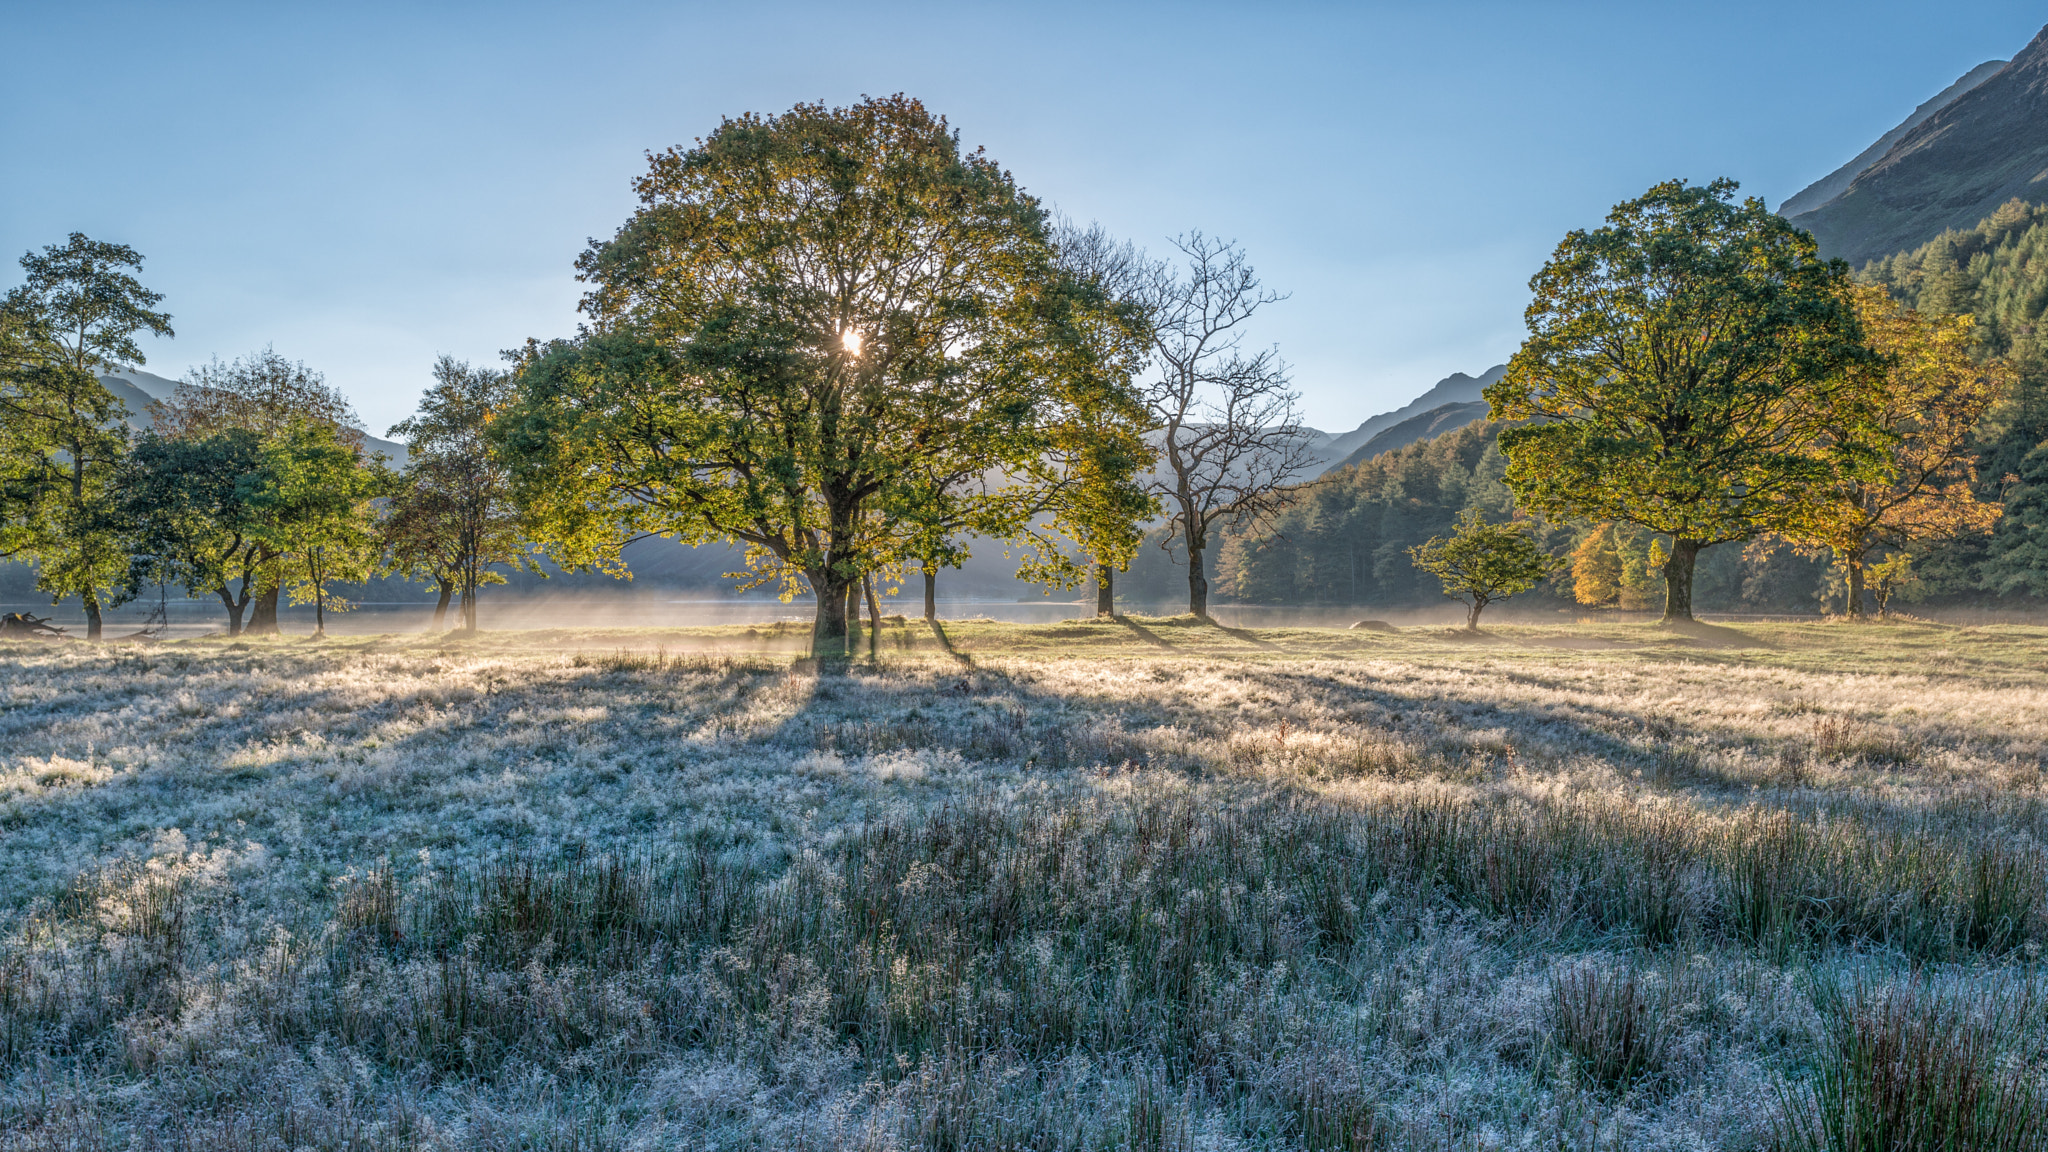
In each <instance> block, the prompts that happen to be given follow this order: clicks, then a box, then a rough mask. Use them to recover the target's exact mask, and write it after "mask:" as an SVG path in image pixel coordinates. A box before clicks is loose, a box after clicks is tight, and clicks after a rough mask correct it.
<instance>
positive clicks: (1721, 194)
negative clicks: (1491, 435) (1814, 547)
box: [1486, 180, 1878, 620]
mask: <svg viewBox="0 0 2048 1152" xmlns="http://www.w3.org/2000/svg"><path fill="white" fill-rule="evenodd" d="M1735 189H1736V185H1735V183H1734V181H1731V180H1717V181H1715V182H1713V183H1712V184H1709V185H1707V186H1705V187H1697V186H1692V185H1688V184H1686V183H1685V182H1684V181H1676V180H1674V181H1669V182H1666V183H1663V184H1659V185H1657V186H1655V187H1654V188H1651V189H1650V190H1649V191H1648V192H1646V193H1645V194H1643V195H1642V196H1640V197H1637V198H1636V199H1634V200H1630V201H1628V202H1627V203H1624V204H1621V205H1619V206H1617V207H1616V208H1615V209H1614V211H1613V212H1611V213H1609V214H1608V217H1607V224H1606V226H1605V227H1601V228H1596V229H1594V230H1592V231H1573V232H1571V233H1569V234H1568V235H1566V237H1565V239H1564V242H1563V243H1561V244H1559V245H1558V247H1557V250H1556V252H1555V253H1554V254H1553V255H1552V256H1551V258H1550V261H1549V263H1547V264H1545V265H1544V266H1543V268H1542V270H1541V271H1539V272H1538V273H1537V274H1536V276H1535V278H1534V279H1532V280H1531V281H1530V288H1531V289H1532V290H1533V291H1534V293H1535V299H1534V300H1533V301H1532V302H1531V303H1530V305H1529V308H1528V311H1527V312H1526V313H1525V314H1524V315H1525V318H1526V319H1527V322H1528V326H1529V338H1528V340H1527V341H1525V342H1524V343H1523V345H1522V347H1521V350H1520V351H1518V352H1516V353H1515V355H1514V357H1513V359H1511V360H1510V361H1509V362H1508V371H1507V373H1506V375H1504V376H1503V377H1502V378H1501V379H1500V380H1499V381H1497V382H1496V383H1494V384H1493V385H1492V386H1490V387H1488V388H1487V389H1486V399H1487V403H1488V404H1489V405H1490V406H1491V409H1492V416H1493V418H1494V419H1495V420H1523V421H1528V423H1526V424H1524V425H1522V426H1521V427H1517V428H1511V429H1509V430H1507V431H1505V432H1503V433H1502V434H1501V437H1500V444H1501V450H1502V451H1503V452H1505V453H1506V455H1507V457H1508V469H1507V475H1506V481H1507V484H1508V487H1509V488H1510V489H1512V490H1513V491H1514V493H1515V496H1516V498H1517V499H1518V500H1519V501H1520V503H1521V505H1522V506H1523V507H1525V508H1528V509H1530V510H1532V511H1536V512H1540V513H1542V514H1543V515H1545V516H1551V517H1568V516H1577V517H1585V518H1587V519H1592V520H1609V521H1616V522H1620V523H1626V524H1635V525H1640V526H1642V527H1644V528H1648V529H1650V530H1651V531H1653V532H1659V533H1663V534H1665V535H1668V536H1670V537H1671V538H1672V544H1671V550H1670V553H1669V555H1668V557H1667V558H1666V560H1665V562H1664V579H1665V599H1664V617H1665V619H1666V620H1690V619H1691V618H1692V577H1693V567H1694V563H1695V561H1696V560H1697V558H1698V556H1699V553H1700V550H1701V549H1702V548H1706V547H1708V546H1710V545H1713V544H1716V543H1720V542H1723V541H1728V540H1741V539H1746V538H1748V537H1751V536H1754V535H1756V534H1758V533H1760V532H1765V531H1771V530H1777V529H1781V528H1784V527H1786V526H1787V525H1789V524H1792V523H1795V522H1796V521H1797V520H1798V519H1799V518H1800V517H1801V516H1802V515H1803V514H1804V513H1805V512H1806V511H1807V510H1808V509H1810V507H1811V505H1812V502H1813V501H1814V500H1815V499H1816V498H1817V494H1818V493H1820V492H1822V491H1824V490H1825V489H1827V488H1828V487H1829V486H1830V485H1834V484H1838V483H1840V482H1841V481H1842V480H1843V478H1844V477H1845V476H1849V475H1869V474H1870V470H1871V469H1873V468H1874V467H1876V465H1877V462H1878V453H1877V452H1876V451H1875V450H1874V441H1875V440H1876V439H1877V437H1876V435H1875V433H1874V432H1873V430H1872V428H1871V426H1870V421H1869V418H1868V414H1867V413H1864V412H1859V411H1858V410H1857V407H1856V406H1857V404H1858V403H1859V402H1860V401H1861V399H1862V396H1861V394H1860V392H1859V390H1858V389H1856V388H1855V387H1854V386H1853V385H1852V384H1850V383H1849V382H1848V379H1849V378H1848V375H1847V373H1846V372H1845V369H1847V368H1848V367H1849V366H1851V365H1852V364H1854V363H1856V362H1858V361H1859V360H1860V359H1862V358H1863V357H1864V356H1865V352H1864V350H1863V346H1862V343H1861V334H1860V330H1859V327H1858V325H1857V322H1856V316H1855V311H1854V309H1853V308H1852V307H1851V305H1850V303H1849V299H1848V296H1847V294H1846V293H1845V292H1844V291H1843V285H1844V283H1845V280H1846V277H1847V274H1848V270H1847V268H1846V267H1845V266H1844V265H1843V264H1842V263H1841V262H1840V261H1828V260H1823V259H1821V258H1820V255H1819V253H1818V251H1817V250H1816V249H1815V247H1814V242H1813V238H1812V237H1811V236H1809V235H1807V234H1806V233H1804V232H1801V231H1799V230H1798V229H1796V228H1793V227H1792V226H1791V225H1790V224H1788V223H1786V222H1785V221H1784V219H1783V218H1781V217H1779V216H1777V215H1776V214H1774V213H1772V212H1770V211H1769V210H1768V209H1766V208H1765V207H1764V205H1763V202H1762V201H1760V200H1756V199H1754V198H1751V199H1748V200H1744V201H1742V202H1740V203H1736V202H1735V200H1734V193H1735ZM1821 443H1826V444H1827V445H1828V451H1825V452H1816V451H1814V450H1813V447H1814V445H1816V444H1821Z"/></svg>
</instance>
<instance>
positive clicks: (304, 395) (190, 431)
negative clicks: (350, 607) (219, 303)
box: [150, 348, 363, 636]
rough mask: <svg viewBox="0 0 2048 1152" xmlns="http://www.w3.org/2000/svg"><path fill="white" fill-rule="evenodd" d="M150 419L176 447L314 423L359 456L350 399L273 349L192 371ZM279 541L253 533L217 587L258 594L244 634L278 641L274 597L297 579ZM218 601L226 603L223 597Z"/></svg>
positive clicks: (280, 434) (236, 611)
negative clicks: (231, 586)
mask: <svg viewBox="0 0 2048 1152" xmlns="http://www.w3.org/2000/svg"><path fill="white" fill-rule="evenodd" d="M150 416H151V419H152V420H153V421H154V424H155V430H156V431H157V432H159V433H161V434H162V435H163V436H165V437H167V438H170V439H174V440H193V439H204V438H206V437H210V436H216V435H219V434H222V433H225V432H228V431H231V430H237V429H239V430H242V431H245V432H248V433H250V434H252V435H254V436H255V437H256V438H257V442H258V444H259V445H264V444H272V443H275V442H278V441H280V440H283V439H285V438H287V437H289V436H292V435H294V434H295V433H294V429H295V428H296V426H297V425H299V424H302V423H314V424H320V425H323V426H325V427H327V428H328V429H330V430H331V431H332V432H333V434H334V439H335V442H336V443H338V444H340V445H341V446H343V447H345V448H347V449H349V450H350V451H351V452H354V453H356V454H357V455H360V454H361V453H362V449H363V434H362V432H361V431H360V430H358V429H357V428H356V424H357V423H359V421H358V419H357V417H356V413H355V409H354V407H353V406H351V405H350V404H349V402H348V398H347V397H345V396H343V395H342V394H341V392H340V391H339V390H338V389H335V388H332V387H330V386H328V384H327V382H326V380H325V379H324V378H323V377H322V376H321V375H320V373H318V372H316V371H314V370H312V369H311V368H308V367H306V365H305V364H303V363H300V362H297V361H292V360H287V359H285V358H284V357H283V356H280V355H278V354H277V351H276V350H275V349H273V348H265V349H263V350H262V351H260V352H255V353H252V354H250V355H248V356H245V357H240V358H238V359H236V360H234V361H233V362H231V363H223V362H222V361H221V360H219V359H218V358H215V359H214V360H212V361H210V362H209V363H207V364H206V365H205V366H203V367H200V368H197V369H194V370H193V371H191V372H189V373H187V374H186V375H185V377H184V379H182V380H180V381H179V383H178V388H177V390H176V391H175V392H173V393H172V394H171V398H170V399H169V400H165V401H159V402H157V403H155V404H152V405H151V406H150ZM252 514H256V513H254V512H252ZM263 514H264V515H267V514H268V513H263ZM259 529H260V530H259ZM277 538H278V537H277V533H276V531H275V530H274V529H265V528H262V526H261V525H260V524H255V525H252V526H251V528H250V531H249V533H248V535H247V539H248V546H247V547H244V548H243V549H242V550H241V551H239V552H238V553H236V555H235V561H234V567H235V570H234V571H232V572H228V573H226V574H224V576H223V579H222V581H221V584H220V588H221V589H223V590H224V589H226V588H227V586H228V585H229V584H239V585H240V586H241V587H242V588H243V589H244V590H247V589H250V588H253V589H254V590H255V592H254V601H253V603H252V604H250V605H249V606H250V607H251V611H250V614H249V623H248V626H247V628H246V631H247V632H249V633H250V634H252V635H259V636H275V635H277V633H278V624H277V606H278V597H279V596H280V595H282V594H283V591H284V589H285V587H286V585H287V584H288V583H290V582H291V581H292V579H293V578H294V577H293V573H292V572H291V571H289V570H287V568H286V566H285V565H286V561H287V557H285V556H284V555H283V553H281V552H279V551H278V550H277V549H276V548H275V547H274V542H275V540H276V539H277ZM222 595H223V598H224V600H225V599H231V597H228V596H227V594H226V593H225V591H223V593H222ZM229 612H230V614H231V615H236V616H239V615H240V612H241V608H240V607H236V606H235V605H233V604H232V603H231V604H230V606H229Z"/></svg>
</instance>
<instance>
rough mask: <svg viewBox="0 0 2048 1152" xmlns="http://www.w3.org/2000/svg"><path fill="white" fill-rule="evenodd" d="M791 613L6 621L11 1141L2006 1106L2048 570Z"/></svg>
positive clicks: (1488, 1143)
mask: <svg viewBox="0 0 2048 1152" xmlns="http://www.w3.org/2000/svg"><path fill="white" fill-rule="evenodd" d="M807 642H808V635H807V631H806V630H805V629H802V628H800V627H796V626H790V625H783V626H781V627H775V626H766V627H759V628H752V629H749V628H744V627H722V628H700V629H668V630H660V631H640V632H631V631H616V630H601V629H556V630H549V631H536V632H516V633H491V632H486V633H482V634H479V635H476V636H449V637H421V636H383V637H346V638H331V639H329V640H326V641H322V642H317V643H315V642H309V641H302V640H289V641H283V642H238V643H229V642H226V641H222V640H198V641H185V642H179V643H172V644H164V645H159V646H155V647H147V648H144V647H134V646H130V647H107V648H88V647H85V646H83V645H36V644H21V645H14V646H10V647H7V648H5V649H4V650H0V738H4V741H5V743H4V748H5V752H4V758H0V909H4V911H5V914H6V916H5V921H4V922H5V924H6V927H5V929H4V932H5V935H4V937H0V1143H4V1144H6V1145H7V1146H8V1147H26V1148H37V1147H50V1148H59V1147H65V1148H68V1147H80V1148H84V1147H127V1146H131V1145H132V1146H138V1147H159V1146H180V1147H200V1148H212V1147H224V1148H252V1149H253V1148H263V1147H316V1148H369V1147H405V1148H413V1147H419V1148H444V1147H446V1148H458V1147H461V1148H468V1147H479V1148H498V1147H505V1148H515V1147H516V1148H552V1147H559V1148H628V1147H635V1148H637V1147H705V1146H711V1147H736V1148H737V1147H746V1148H755V1147H761V1148H766V1147H775V1148H790V1147H812V1148H824V1147H870V1148H878V1149H879V1148H912V1147H921V1148H941V1147H947V1148H969V1147H973V1148H980V1147H1016V1148H1118V1147H1130V1148H1137V1147H1151V1148H1168V1147H1172V1148H1180V1147H1187V1148H1195V1147H1202V1148H1236V1147H1243V1148H1302V1147H1307V1148H1364V1147H1384V1148H1411V1147H1442V1148H1468V1147H1518V1146H1523V1145H1525V1144H1533V1145H1539V1146H1544V1147H1560V1146H1561V1147H1588V1148H1590V1147H1596V1146H1598V1147H1631V1148H1635V1147H1669V1148H1696V1147H1715V1148H1721V1147H1726V1148H1768V1147H1780V1146H1798V1147H1816V1146H1817V1147H1852V1146H1855V1147H1862V1146H1876V1145H1868V1144H1867V1143H1866V1144H1862V1145H1858V1144H1853V1143H1846V1142H1845V1141H1849V1140H1851V1138H1852V1137H1851V1136H1845V1135H1843V1133H1845V1132H1852V1134H1853V1130H1852V1128H1850V1127H1845V1126H1844V1125H1846V1124H1849V1123H1850V1122H1851V1121H1853V1122H1854V1123H1856V1124H1864V1125H1865V1126H1866V1127H1868V1126H1869V1125H1871V1124H1892V1125H1894V1128H1892V1129H1886V1131H1906V1130H1907V1129H1904V1128H1898V1127H1897V1125H1900V1124H1907V1125H1911V1124H1918V1125H1920V1127H1919V1128H1914V1129H1912V1131H1916V1132H1917V1131H1922V1130H1925V1131H1927V1132H1937V1133H1950V1134H1953V1133H1964V1134H1965V1136H1968V1135H1969V1134H1970V1133H1980V1132H1987V1131H1992V1130H1994V1129H1997V1130H2006V1129H2010V1130H2012V1131H2017V1132H2020V1133H2021V1134H2022V1136H2023V1140H2022V1142H2021V1143H2017V1144H2010V1143H2009V1145H1996V1146H2000V1147H2004V1146H2012V1147H2029V1146H2032V1145H2029V1144H2026V1143H2024V1140H2033V1139H2037V1138H2038V1134H2039V1128H2038V1125H2039V1120H2038V1119H2037V1117H2038V1116H2039V1115H2040V1105H2039V1103H2038V1102H2039V1101H2040V1100H2041V1099H2043V1096H2042V1095H2041V1093H2042V1091H2043V1090H2044V1086H2043V1085H2042V1083H2041V1082H2040V1072H2039V1069H2041V1068H2042V1067H2043V1066H2044V1057H2048V1011H2044V1010H2043V1007H2042V1006H2043V1005H2044V1004H2048V981H2044V980H2043V975H2044V973H2043V970H2042V967H2041V963H2040V950H2041V946H2042V944H2043V943H2044V940H2048V896H2044V892H2043V886H2044V878H2048V855H2044V849H2043V847H2042V846H2043V844H2048V809H2044V808H2043V805H2042V802H2041V801H2042V796H2041V769H2042V763H2043V759H2044V755H2048V745H2044V742H2043V741H2044V735H2048V717H2044V715H2043V713H2044V711H2048V630H2042V629H2029V628H2017V627H1994V628H1977V629H1958V628H1949V627H1941V626H1935V625H1929V624H1920V623H1895V624H1889V625H1883V626H1874V627H1862V628H1858V627H1849V626H1844V625H1833V624H1798V625H1792V624H1786V625H1777V624H1773V625H1758V626H1742V627H1715V626H1707V627H1700V628H1695V629H1689V630H1685V631H1675V630H1665V629H1659V628H1657V627H1654V626H1649V625H1641V624H1570V625H1563V624H1561V625H1557V626H1541V627H1538V626H1501V627H1498V628H1489V629H1488V632H1487V635H1485V636H1483V637H1481V638H1479V639H1477V640H1474V639H1470V638H1467V637H1464V636H1462V635H1460V634H1459V632H1458V630H1455V629H1451V628H1440V629H1421V628H1416V629H1403V630H1400V631H1396V632H1392V633H1382V632H1373V631H1365V630H1358V631H1348V630H1334V629H1260V630H1232V629H1222V628H1218V627H1216V626H1214V625H1211V624H1207V623H1205V622H1201V621H1196V620H1193V619H1192V618H1163V619H1151V618H1141V619H1129V620H1123V621H1117V622H1108V621H1104V622H1097V621H1092V620H1079V621H1071V622H1067V623H1064V624H1054V625H1039V626H1025V625H1010V624H997V623H993V622H986V621H955V622H948V623H946V624H944V625H943V626H942V629H941V630H939V631H938V632H937V633H935V632H934V631H933V630H931V629H930V628H928V627H927V626H926V625H924V624H923V623H922V622H921V621H915V620H912V621H907V622H895V623H890V624H888V625H887V626H886V627H885V628H884V630H883V634H882V635H881V636H880V637H879V638H878V639H877V643H876V644H875V646H874V652H875V657H874V659H872V660H870V659H868V658H867V656H866V651H867V648H866V646H865V644H863V646H862V657H861V658H860V659H858V660H856V661H855V662H854V663H853V664H852V665H851V666H850V667H848V668H847V669H846V670H845V671H843V672H836V671H833V670H831V669H830V668H828V669H827V671H826V673H825V674H823V675H820V674H819V673H818V672H817V671H816V668H815V665H814V664H813V663H812V662H809V661H807V660H806V659H805V656H806V651H805V648H806V645H807ZM1944 1013H1946V1014H1947V1015H1943V1014H1944ZM1888 1053H1890V1054H1897V1055H1896V1059H1901V1060H1902V1059H1908V1058H1910V1059H1911V1060H1912V1061H1917V1062H1918V1063H1917V1064H1916V1065H1915V1066H1916V1067H1919V1066H1924V1067H1926V1068H1928V1069H1933V1070H1934V1071H1933V1072H1930V1073H1929V1074H1930V1075H1934V1074H1937V1073H1938V1074H1939V1075H1940V1076H1943V1077H1948V1078H1949V1080H1953V1081H1954V1082H1955V1084H1957V1085H1961V1086H1962V1087H1960V1088H1958V1089H1957V1092H1961V1091H1965V1090H1967V1091H1968V1092H1970V1093H1973V1094H1972V1095H1970V1097H1969V1101H1968V1109H1969V1110H1970V1111H1969V1112H1968V1115H1963V1114H1962V1113H1961V1112H1958V1111H1957V1110H1956V1107H1949V1111H1948V1112H1945V1113H1942V1114H1940V1115H1935V1114H1934V1113H1932V1112H1927V1113H1926V1115H1924V1116H1919V1114H1918V1113H1914V1112H1913V1110H1914V1109H1916V1108H1917V1109H1922V1110H1923V1111H1925V1110H1926V1109H1927V1108H1931V1107H1934V1106H1935V1105H1936V1104H1941V1105H1942V1106H1944V1107H1948V1105H1949V1103H1952V1101H1950V1100H1949V1097H1953V1096H1955V1094H1956V1093H1954V1092H1951V1093H1947V1095H1946V1096H1944V1097H1943V1098H1942V1100H1935V1099H1934V1097H1931V1096H1928V1095H1927V1094H1925V1093H1921V1094H1918V1095H1916V1094H1915V1092H1916V1090H1913V1089H1911V1088H1910V1085H1906V1086H1902V1084H1904V1081H1902V1080H1901V1079H1900V1073H1899V1068H1896V1067H1893V1065H1892V1064H1887V1063H1886V1061H1888V1060H1892V1061H1894V1062H1896V1060H1895V1057H1894V1055H1887V1054H1888ZM1948 1082H1949V1081H1948V1080H1944V1081H1943V1083H1948ZM1835 1101H1847V1102H1849V1103H1846V1104H1843V1105H1842V1107H1852V1106H1853V1108H1855V1109H1861V1111H1859V1112H1855V1113H1854V1114H1853V1115H1851V1114H1850V1113H1840V1114H1838V1113H1837V1112H1835V1111H1830V1110H1831V1109H1834V1108H1835V1104H1834V1103H1831V1102H1835ZM1930 1101H1932V1103H1930ZM1944 1101H1948V1103H1944ZM1958 1107H1960V1106H1958ZM1843 1116H1848V1117H1849V1119H1848V1120H1844V1119H1842V1117H1843ZM1915 1116H1919V1118H1918V1119H1915ZM1830 1117H1833V1119H1830ZM1857 1117H1862V1119H1857ZM1873 1117H1875V1119H1873ZM1902 1117H1903V1118H1902ZM1838 1121H1839V1122H1838ZM2001 1125H2002V1126H2003V1128H2000V1126H2001ZM2029 1125H2034V1126H2035V1127H2028V1126H2029ZM1969 1138H1975V1137H1969ZM1899 1141H1905V1142H1903V1143H1901V1142H1899ZM1881 1146H1888V1147H1923V1146H1924V1147H1935V1146H1938V1145H1936V1144H1928V1143H1913V1142H1912V1141H1911V1140H1910V1139H1907V1137H1899V1138H1898V1139H1897V1140H1894V1141H1893V1143H1891V1144H1888V1145H1881Z"/></svg>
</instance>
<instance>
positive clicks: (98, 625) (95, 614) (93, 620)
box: [78, 589, 106, 640]
mask: <svg viewBox="0 0 2048 1152" xmlns="http://www.w3.org/2000/svg"><path fill="white" fill-rule="evenodd" d="M78 599H79V601H80V602H81V603H83V604H84V605H85V638H86V639H87V640H97V639H99V638H100V632H101V631H102V630H103V629H104V628H105V627H106V625H105V622H104V621H102V620H101V619H100V598H99V596H98V595H96V594H95V593H93V592H92V591H91V590H90V589H88V590H86V591H85V592H84V593H83V594H81V595H80V596H79V598H78Z"/></svg>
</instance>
